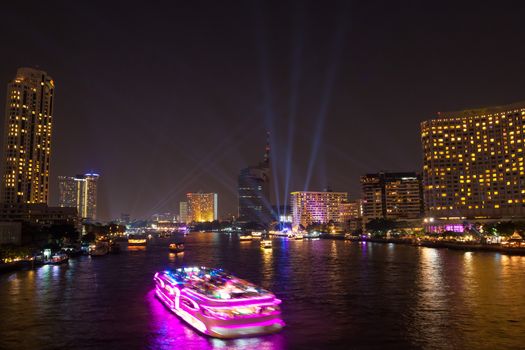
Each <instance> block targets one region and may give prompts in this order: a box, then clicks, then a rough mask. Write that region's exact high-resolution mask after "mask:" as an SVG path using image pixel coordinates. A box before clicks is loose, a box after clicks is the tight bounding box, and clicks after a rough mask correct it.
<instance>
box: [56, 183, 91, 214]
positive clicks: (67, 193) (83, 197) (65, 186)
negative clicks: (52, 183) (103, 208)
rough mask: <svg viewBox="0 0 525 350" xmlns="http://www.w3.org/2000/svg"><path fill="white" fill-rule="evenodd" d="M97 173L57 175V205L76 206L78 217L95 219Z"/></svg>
mask: <svg viewBox="0 0 525 350" xmlns="http://www.w3.org/2000/svg"><path fill="white" fill-rule="evenodd" d="M98 179H99V175H98V174H92V173H91V174H84V175H77V176H59V177H58V189H59V204H58V205H59V206H60V207H71V208H77V212H78V215H79V217H80V218H82V219H84V220H91V221H93V220H96V218H97V185H98Z"/></svg>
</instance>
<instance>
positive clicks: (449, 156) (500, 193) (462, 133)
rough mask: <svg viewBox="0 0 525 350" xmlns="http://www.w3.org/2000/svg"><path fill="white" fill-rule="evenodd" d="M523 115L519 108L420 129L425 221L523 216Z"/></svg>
mask: <svg viewBox="0 0 525 350" xmlns="http://www.w3.org/2000/svg"><path fill="white" fill-rule="evenodd" d="M524 115H525V102H519V103H514V104H510V105H505V106H497V107H486V108H480V109H471V110H464V111H459V112H447V113H439V114H438V116H437V117H436V118H435V119H432V120H428V121H424V122H423V123H421V140H422V144H423V153H424V158H423V180H424V194H425V204H426V211H427V215H428V216H431V217H441V218H461V217H464V218H500V217H523V216H525V169H524V165H523V163H524V158H525V152H524V147H525V145H524V142H525V141H524V137H523V136H524V132H525V124H524Z"/></svg>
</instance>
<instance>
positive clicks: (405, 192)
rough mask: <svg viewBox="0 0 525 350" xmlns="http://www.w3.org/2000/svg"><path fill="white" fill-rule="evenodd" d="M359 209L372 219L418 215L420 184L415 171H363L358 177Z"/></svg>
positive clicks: (414, 216)
mask: <svg viewBox="0 0 525 350" xmlns="http://www.w3.org/2000/svg"><path fill="white" fill-rule="evenodd" d="M361 186H362V196H363V197H362V206H363V207H362V210H363V218H364V220H365V221H370V220H372V219H392V220H399V219H418V218H420V217H421V216H422V215H423V211H424V204H423V185H422V180H421V176H420V175H419V174H417V173H415V172H402V173H388V172H380V173H376V174H366V175H364V176H362V177H361Z"/></svg>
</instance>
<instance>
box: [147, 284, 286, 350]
mask: <svg viewBox="0 0 525 350" xmlns="http://www.w3.org/2000/svg"><path fill="white" fill-rule="evenodd" d="M146 301H147V303H148V305H149V306H150V314H151V317H150V318H151V322H150V326H149V328H150V333H151V338H150V339H149V346H148V348H150V349H175V348H180V349H226V350H236V349H239V350H241V349H257V350H274V349H275V350H280V349H284V348H285V346H284V337H283V335H282V334H281V333H278V334H272V335H267V336H261V337H251V338H241V339H232V340H222V339H215V338H211V337H207V336H204V335H201V334H200V333H198V332H197V331H195V330H194V329H193V328H192V327H191V326H189V325H187V324H186V323H185V322H184V321H182V320H181V319H180V318H178V317H177V316H176V315H175V314H174V313H173V312H171V311H170V310H168V308H166V307H165V306H164V304H162V303H161V302H160V301H159V300H158V299H157V298H156V297H155V290H154V289H153V290H151V291H150V292H149V293H148V294H147V295H146Z"/></svg>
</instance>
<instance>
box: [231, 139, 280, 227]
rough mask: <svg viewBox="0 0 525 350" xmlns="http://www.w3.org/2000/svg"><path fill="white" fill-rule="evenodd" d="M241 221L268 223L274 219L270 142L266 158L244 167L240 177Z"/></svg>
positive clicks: (267, 144) (267, 145)
mask: <svg viewBox="0 0 525 350" xmlns="http://www.w3.org/2000/svg"><path fill="white" fill-rule="evenodd" d="M238 191H239V218H238V219H239V221H253V222H257V223H261V224H268V223H269V222H271V221H272V213H271V212H272V204H271V201H270V144H269V140H267V143H266V151H265V155H264V160H263V161H262V162H260V163H259V164H258V165H256V166H250V167H247V168H245V169H242V170H241V171H240V173H239V177H238Z"/></svg>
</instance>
